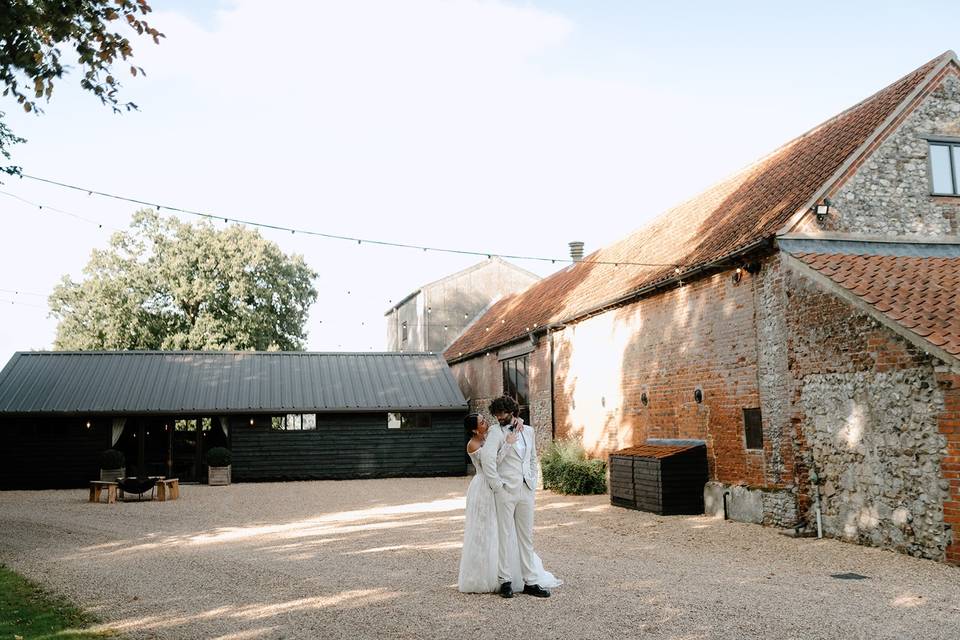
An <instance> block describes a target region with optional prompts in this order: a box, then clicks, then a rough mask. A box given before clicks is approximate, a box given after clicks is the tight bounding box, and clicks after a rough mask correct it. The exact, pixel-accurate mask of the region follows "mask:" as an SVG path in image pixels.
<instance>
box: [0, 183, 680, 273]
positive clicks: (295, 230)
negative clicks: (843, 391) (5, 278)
mask: <svg viewBox="0 0 960 640" xmlns="http://www.w3.org/2000/svg"><path fill="white" fill-rule="evenodd" d="M20 178H21V179H23V178H26V179H28V180H35V181H37V182H42V183H45V184H49V185H53V186H56V187H61V188H63V189H71V190H73V191H79V192H82V193H86V194H87V195H91V196H94V195H95V196H99V197H102V198H109V199H112V200H119V201H121V202H129V203H132V204H138V205H142V206H146V207H153V208H155V209H157V211H161V210H166V211H170V212H173V213H182V214H184V215H189V216H196V217H199V218H204V219H207V220H217V221H219V220H222V221H223V222H225V223H230V222H232V223H235V224H241V225H245V226H249V227H256V228H259V229H270V230H273V231H284V232H287V233H291V234H297V233H299V234H302V235H306V236H314V237H319V238H326V239H329V240H342V241H346V242H354V243H356V244H364V243H366V244H369V245H375V246H382V247H396V248H401V249H416V250H419V251H424V252H426V251H431V252H436V253H452V254H458V255H470V256H482V257H486V258H494V257H496V258H504V259H508V260H530V261H537V262H550V263H552V264H556V263H558V262H559V263H569V264H573V263H585V264H597V265H612V266H614V267H621V266H634V267H672V268H673V270H674V273H676V274H679V273H680V272H681V268H682V267H684V266H685V265H683V264H678V263H665V262H633V261H629V260H625V261H613V260H573V259H572V258H547V257H543V256H524V255H511V254H503V253H492V252H486V251H470V250H465V249H451V248H446V247H435V246H429V245H416V244H407V243H403V242H390V241H386V240H375V239H370V238H358V237H353V236H344V235H338V234H334V233H325V232H322V231H314V230H310V229H301V228H296V227H285V226H282V225H277V224H269V223H266V222H257V221H254V220H245V219H242V218H233V217H230V216H222V215H217V214H213V213H206V212H203V211H196V210H193V209H186V208H183V207H176V206H172V205H166V204H158V203H157V202H156V201H149V200H144V199H142V198H130V197H127V196H121V195H117V194H113V193H108V192H106V191H99V190H97V189H90V188H87V187H81V186H77V185H73V184H69V183H66V182H60V181H58V180H51V179H49V178H42V177H40V176H34V175H29V174H26V173H25V174H22V175H21V176H20ZM0 193H4V195H11V196H12V197H14V198H17V199H18V200H22V201H24V202H27V203H28V204H31V205H34V206H38V207H40V208H41V209H43V208H44V207H43V206H42V205H38V204H36V203H33V202H28V201H27V200H24V199H23V198H20V197H19V196H15V195H13V194H8V193H6V192H0ZM51 209H52V208H51ZM52 210H54V211H57V210H56V209H52ZM61 213H66V212H63V211H61ZM67 215H75V214H69V213H68V214H67ZM75 217H78V218H80V216H75ZM81 219H83V218H81ZM88 221H89V222H94V221H90V220H88ZM94 223H95V224H99V223H96V222H94ZM100 226H102V225H100Z"/></svg>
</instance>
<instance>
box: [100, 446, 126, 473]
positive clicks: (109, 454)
mask: <svg viewBox="0 0 960 640" xmlns="http://www.w3.org/2000/svg"><path fill="white" fill-rule="evenodd" d="M124 462H125V459H124V457H123V451H117V450H116V449H107V450H106V451H104V452H103V453H101V454H100V468H101V469H122V468H123V463H124Z"/></svg>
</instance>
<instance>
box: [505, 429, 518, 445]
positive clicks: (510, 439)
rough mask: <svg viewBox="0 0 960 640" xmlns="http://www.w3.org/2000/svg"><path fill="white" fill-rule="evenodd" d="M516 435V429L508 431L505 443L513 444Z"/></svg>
mask: <svg viewBox="0 0 960 640" xmlns="http://www.w3.org/2000/svg"><path fill="white" fill-rule="evenodd" d="M517 437H518V436H517V432H516V431H511V432H510V433H508V434H507V443H508V444H513V443H514V442H516V441H517Z"/></svg>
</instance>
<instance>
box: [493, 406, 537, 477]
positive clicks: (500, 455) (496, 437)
mask: <svg viewBox="0 0 960 640" xmlns="http://www.w3.org/2000/svg"><path fill="white" fill-rule="evenodd" d="M517 420H518V421H520V419H519V418H517ZM520 424H523V422H522V421H520ZM508 433H510V429H509V427H501V426H500V425H499V424H498V425H496V426H492V427H491V428H490V430H489V431H488V432H487V440H486V442H484V443H483V448H482V449H481V450H480V461H481V464H482V467H483V475H484V476H485V477H486V480H487V484H488V485H489V486H490V488H491V489H493V490H494V491H499V490H500V489H506V490H508V491H511V492H513V491H518V490H519V489H520V486H521V485H522V484H524V483H526V485H527V486H528V487H530V490H531V491H536V489H537V445H536V438H535V437H534V433H533V427H531V426H530V425H523V431H521V432H520V437H522V438H523V443H524V444H525V445H526V451H524V454H523V457H521V456H520V453H519V452H518V451H517V449H516V447H514V445H512V444H510V443H508V442H507V434H508Z"/></svg>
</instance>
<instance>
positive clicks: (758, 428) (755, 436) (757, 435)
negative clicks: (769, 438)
mask: <svg viewBox="0 0 960 640" xmlns="http://www.w3.org/2000/svg"><path fill="white" fill-rule="evenodd" d="M743 436H744V440H745V441H746V446H747V449H763V417H762V416H761V414H760V409H744V410H743Z"/></svg>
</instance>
